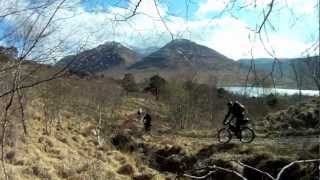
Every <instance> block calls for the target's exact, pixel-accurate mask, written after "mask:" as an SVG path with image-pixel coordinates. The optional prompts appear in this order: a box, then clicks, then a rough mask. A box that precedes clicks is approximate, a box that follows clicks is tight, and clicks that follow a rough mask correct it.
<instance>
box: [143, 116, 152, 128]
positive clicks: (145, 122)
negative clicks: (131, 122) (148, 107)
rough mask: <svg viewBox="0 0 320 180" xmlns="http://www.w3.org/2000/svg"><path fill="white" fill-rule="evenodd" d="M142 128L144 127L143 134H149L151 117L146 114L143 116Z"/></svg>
mask: <svg viewBox="0 0 320 180" xmlns="http://www.w3.org/2000/svg"><path fill="white" fill-rule="evenodd" d="M143 126H144V130H145V132H149V131H150V130H151V116H150V114H149V113H146V114H145V115H144V116H143Z"/></svg>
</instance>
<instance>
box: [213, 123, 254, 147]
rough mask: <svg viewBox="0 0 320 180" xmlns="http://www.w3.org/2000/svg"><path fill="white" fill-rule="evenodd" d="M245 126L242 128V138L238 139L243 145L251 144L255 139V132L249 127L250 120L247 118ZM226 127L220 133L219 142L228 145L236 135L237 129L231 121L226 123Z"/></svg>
mask: <svg viewBox="0 0 320 180" xmlns="http://www.w3.org/2000/svg"><path fill="white" fill-rule="evenodd" d="M244 121H247V122H246V123H244V125H241V126H240V136H239V137H237V138H238V139H239V140H240V142H242V143H251V142H252V141H253V140H254V138H255V136H256V135H255V133H254V131H253V130H252V129H251V128H249V127H248V126H247V124H248V122H249V118H245V120H244ZM224 125H225V127H223V128H222V129H220V130H219V131H218V141H219V142H220V143H228V142H230V141H231V139H232V136H233V135H235V132H236V127H235V126H233V125H232V124H231V120H229V121H227V122H226V123H224Z"/></svg>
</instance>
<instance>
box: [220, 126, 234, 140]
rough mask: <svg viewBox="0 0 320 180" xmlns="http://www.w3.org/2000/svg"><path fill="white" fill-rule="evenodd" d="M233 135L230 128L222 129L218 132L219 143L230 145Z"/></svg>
mask: <svg viewBox="0 0 320 180" xmlns="http://www.w3.org/2000/svg"><path fill="white" fill-rule="evenodd" d="M231 138H232V133H231V131H230V129H228V128H222V129H220V130H219V131H218V141H219V142H220V143H228V142H230V141H231Z"/></svg>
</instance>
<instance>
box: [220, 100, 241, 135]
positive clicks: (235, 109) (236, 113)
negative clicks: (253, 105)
mask: <svg viewBox="0 0 320 180" xmlns="http://www.w3.org/2000/svg"><path fill="white" fill-rule="evenodd" d="M227 105H228V108H229V109H228V113H227V115H226V116H225V118H224V120H223V124H225V125H226V124H228V122H231V121H232V120H233V119H234V118H236V122H235V125H236V126H235V127H234V126H233V128H234V132H235V133H236V136H237V137H238V138H240V137H241V133H240V126H241V125H242V124H245V123H246V121H245V119H244V115H245V111H246V108H245V107H244V105H242V104H241V103H240V102H238V101H235V102H232V101H230V102H228V104H227ZM230 116H231V119H230V120H229V121H227V120H228V118H229V117H230Z"/></svg>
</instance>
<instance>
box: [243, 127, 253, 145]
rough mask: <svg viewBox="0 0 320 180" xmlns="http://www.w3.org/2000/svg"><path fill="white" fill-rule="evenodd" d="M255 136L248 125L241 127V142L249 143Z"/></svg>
mask: <svg viewBox="0 0 320 180" xmlns="http://www.w3.org/2000/svg"><path fill="white" fill-rule="evenodd" d="M255 137H256V135H255V134H254V131H253V130H252V129H250V128H248V127H244V128H242V129H241V138H240V141H241V142H243V143H251V142H252V141H253V139H254V138H255Z"/></svg>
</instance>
